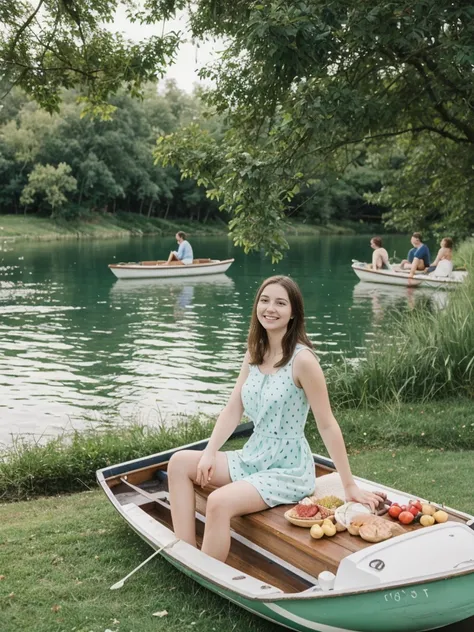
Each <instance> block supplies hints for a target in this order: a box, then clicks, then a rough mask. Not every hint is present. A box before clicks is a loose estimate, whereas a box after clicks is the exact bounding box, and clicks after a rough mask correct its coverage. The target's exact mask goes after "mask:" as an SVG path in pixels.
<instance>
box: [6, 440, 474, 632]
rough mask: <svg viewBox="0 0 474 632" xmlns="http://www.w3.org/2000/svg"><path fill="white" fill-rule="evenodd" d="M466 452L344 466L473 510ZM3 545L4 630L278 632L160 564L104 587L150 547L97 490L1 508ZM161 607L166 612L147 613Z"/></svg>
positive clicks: (359, 459)
mask: <svg viewBox="0 0 474 632" xmlns="http://www.w3.org/2000/svg"><path fill="white" fill-rule="evenodd" d="M473 455H474V453H473V452H471V453H459V452H448V451H446V452H439V451H436V450H429V449H426V448H406V449H403V450H399V451H396V452H393V451H387V450H381V451H377V452H374V451H366V452H361V453H359V454H354V455H353V456H352V459H351V461H352V466H353V469H354V471H355V473H356V474H358V475H360V476H363V477H366V478H374V476H375V477H377V479H378V480H380V482H382V483H385V484H387V485H389V486H396V487H403V488H404V489H406V490H407V491H411V492H413V493H414V494H418V495H421V496H423V497H426V498H429V499H432V500H438V501H444V502H446V503H447V504H449V505H454V506H456V507H457V508H459V509H463V510H465V511H467V512H470V513H472V512H474V502H473V496H472V489H471V485H470V482H469V481H470V478H471V474H472V471H471V466H472V457H473ZM0 548H1V551H2V556H1V562H0V576H1V577H3V579H1V580H0V630H2V632H32V631H33V630H34V632H66V631H67V632H73V631H74V632H105V631H107V630H111V631H112V632H159V631H163V632H164V631H165V630H166V632H182V631H183V630H193V631H194V632H231V631H232V630H233V631H235V632H240V631H241V630H246V631H248V632H273V631H274V630H275V629H276V628H275V626H273V625H271V624H269V623H266V622H265V621H263V620H262V619H258V618H257V617H254V616H252V615H250V614H247V613H246V612H245V611H243V610H241V609H239V608H237V607H236V606H233V605H232V604H230V603H228V602H227V601H225V600H224V599H221V598H219V597H217V596H215V595H213V594H212V593H211V592H210V591H208V590H205V589H203V588H200V587H199V586H198V585H197V584H195V583H194V582H193V581H191V580H190V579H188V578H186V577H185V576H184V575H183V574H181V573H180V572H178V571H177V570H175V569H174V568H172V566H171V565H170V564H168V563H167V562H166V561H165V560H163V559H156V560H153V561H152V562H150V563H149V564H148V565H147V566H145V568H143V569H141V570H140V571H139V572H138V573H137V574H136V575H135V576H134V577H133V578H131V579H130V580H129V581H128V582H127V583H126V585H125V586H124V588H122V589H121V590H119V591H110V590H108V588H109V587H110V586H111V585H112V584H113V583H115V582H116V581H118V580H119V579H120V578H122V577H124V576H125V575H126V574H127V573H128V572H130V570H132V569H133V568H134V567H135V566H137V565H138V564H139V563H140V562H141V561H143V560H144V559H145V558H146V557H147V556H148V555H149V554H150V549H149V547H147V545H146V544H145V543H143V542H142V541H141V540H140V539H139V538H138V536H137V535H135V534H134V533H133V532H132V531H131V529H129V528H128V527H127V525H126V524H125V523H124V522H123V521H122V520H121V518H120V517H119V516H118V515H117V514H116V513H115V511H114V510H113V508H112V506H111V505H110V504H109V503H108V501H107V500H106V498H105V496H103V495H102V494H101V493H100V492H98V491H94V492H86V493H81V494H76V495H73V496H63V497H55V498H48V499H40V500H36V501H33V502H22V503H13V504H7V505H3V506H0ZM184 595H185V597H184ZM162 611H166V612H167V613H168V614H167V615H164V616H163V617H161V618H160V617H155V616H153V613H156V612H162ZM471 625H472V622H471ZM452 629H453V630H454V627H453V628H452ZM455 629H456V631H457V632H461V630H464V629H465V630H467V629H469V628H468V627H466V628H463V627H462V626H457V627H456V628H455Z"/></svg>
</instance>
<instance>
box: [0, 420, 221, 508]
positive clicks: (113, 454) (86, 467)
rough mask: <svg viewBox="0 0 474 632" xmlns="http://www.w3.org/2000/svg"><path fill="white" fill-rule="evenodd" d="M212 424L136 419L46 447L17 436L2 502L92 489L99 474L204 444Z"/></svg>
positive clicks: (0, 477) (1, 461)
mask: <svg viewBox="0 0 474 632" xmlns="http://www.w3.org/2000/svg"><path fill="white" fill-rule="evenodd" d="M213 425H214V423H213V421H211V419H210V418H207V417H206V418H198V417H193V418H190V419H188V420H186V421H180V422H179V423H177V424H176V425H174V426H164V425H162V424H160V425H151V426H145V425H144V424H142V423H137V422H135V421H133V420H131V421H129V422H126V423H124V424H123V425H115V426H113V425H111V426H109V427H107V428H105V429H103V430H98V429H95V428H90V429H88V430H81V431H80V432H73V433H72V434H71V433H64V434H63V435H61V436H59V437H57V438H55V439H51V440H49V441H48V442H47V443H46V444H43V443H39V442H32V441H31V440H27V439H25V438H22V437H17V438H16V439H15V440H14V442H13V445H11V446H8V447H7V448H6V449H5V451H4V452H3V454H2V453H0V502H5V501H11V500H24V499H27V498H32V497H34V496H42V495H51V494H59V493H70V492H76V491H84V490H85V489H90V488H92V487H94V486H95V472H96V470H99V469H101V468H103V467H106V466H108V465H113V464H115V463H121V462H123V461H130V460H132V459H137V458H139V457H142V456H144V455H147V454H154V453H156V452H162V451H163V450H170V449H171V448H174V447H176V446H179V445H185V444H187V443H192V442H193V441H199V440H201V439H204V438H206V437H208V436H209V435H210V434H211V431H212V427H213Z"/></svg>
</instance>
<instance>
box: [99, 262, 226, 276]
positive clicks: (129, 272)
mask: <svg viewBox="0 0 474 632" xmlns="http://www.w3.org/2000/svg"><path fill="white" fill-rule="evenodd" d="M233 262H234V259H224V260H220V259H194V260H193V263H191V264H189V265H179V264H176V263H171V264H167V263H166V261H140V262H139V263H133V262H132V263H110V264H109V268H110V269H111V270H112V272H113V273H114V274H115V276H116V277H117V278H118V279H153V278H167V279H172V278H176V277H192V276H202V275H208V274H222V273H223V272H226V270H228V269H229V268H230V266H231V265H232V263H233Z"/></svg>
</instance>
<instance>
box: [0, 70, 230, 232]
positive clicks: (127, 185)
mask: <svg viewBox="0 0 474 632" xmlns="http://www.w3.org/2000/svg"><path fill="white" fill-rule="evenodd" d="M62 98H63V102H62V106H61V109H60V111H59V113H55V114H53V115H49V114H48V113H47V112H45V111H44V110H42V109H40V108H39V106H38V105H37V104H36V103H35V102H32V101H31V100H29V99H28V98H27V97H26V96H25V94H24V93H22V92H21V91H19V90H18V89H15V90H13V91H12V93H11V94H10V95H9V96H8V97H7V98H6V99H5V104H6V111H7V114H6V115H4V116H3V120H2V119H0V184H1V186H0V212H4V213H5V212H12V211H15V212H21V210H24V211H25V212H28V213H36V212H37V211H39V212H41V213H43V214H44V213H47V212H48V213H50V212H51V211H52V210H53V209H54V211H53V215H54V216H55V217H57V216H59V215H60V216H61V217H62V218H64V219H68V220H73V219H74V218H76V217H79V216H85V215H87V214H89V215H90V214H91V212H94V211H109V212H114V213H115V212H119V211H126V212H135V213H138V214H139V215H143V216H146V217H147V218H150V217H151V216H161V217H163V218H167V217H168V215H169V216H174V217H177V218H182V219H183V220H193V219H194V220H197V221H199V220H201V221H207V220H208V219H209V218H211V219H212V218H213V217H215V216H216V215H218V210H217V206H216V205H215V203H213V202H212V201H209V200H208V199H207V198H206V196H205V192H204V189H203V187H201V186H198V185H197V184H196V183H195V181H193V180H189V179H186V178H185V179H182V177H181V174H180V172H179V171H178V169H176V168H175V167H171V166H169V167H167V168H163V167H158V166H155V165H154V164H153V156H152V150H153V147H154V143H155V140H156V136H157V135H158V134H160V133H169V132H171V131H173V130H174V129H176V128H177V127H179V126H180V125H181V124H186V123H189V122H190V121H191V120H192V119H193V118H194V117H195V116H200V110H201V103H200V101H199V98H198V97H196V96H194V95H188V94H186V93H183V92H182V91H181V90H179V89H178V88H177V87H176V85H175V84H174V83H173V82H167V83H166V84H165V85H164V89H163V90H162V91H161V92H160V93H159V92H158V88H157V85H156V84H148V85H147V86H145V87H144V99H143V100H137V99H132V98H131V97H130V96H128V95H127V94H126V93H125V92H123V91H122V92H120V93H119V94H118V95H117V96H115V97H114V98H113V103H111V104H110V107H111V108H113V116H112V117H111V118H109V120H106V119H105V118H104V117H102V118H101V119H99V118H97V117H91V116H90V115H89V114H85V112H88V111H89V110H88V105H87V104H86V105H84V103H83V100H82V97H80V96H79V95H78V93H77V92H75V91H74V90H69V91H65V92H63V93H62ZM0 112H1V110H0ZM209 129H211V130H212V132H213V134H215V136H216V137H218V134H219V120H218V119H215V120H213V121H212V123H211V124H210V125H209ZM61 163H64V164H65V165H67V166H68V168H69V169H70V172H69V173H70V176H71V177H73V178H75V180H76V182H77V186H76V187H72V188H71V187H69V188H68V187H67V186H64V185H63V184H61V183H60V182H59V180H58V178H59V176H60V171H57V172H55V175H54V176H53V170H54V169H56V168H58V165H59V164H61ZM48 165H49V167H48ZM57 185H58V186H59V189H58V188H57ZM49 186H51V187H56V189H55V190H54V191H53V190H52V191H51V192H50V193H48V192H47V190H46V189H47V188H48V187H49ZM40 191H42V193H40ZM25 205H28V207H27V208H26V207H25ZM22 207H25V208H22Z"/></svg>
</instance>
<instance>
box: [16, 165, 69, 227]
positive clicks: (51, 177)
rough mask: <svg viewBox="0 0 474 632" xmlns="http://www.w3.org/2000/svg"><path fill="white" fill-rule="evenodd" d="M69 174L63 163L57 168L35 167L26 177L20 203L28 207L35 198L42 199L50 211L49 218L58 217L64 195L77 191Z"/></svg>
mask: <svg viewBox="0 0 474 632" xmlns="http://www.w3.org/2000/svg"><path fill="white" fill-rule="evenodd" d="M70 173H71V167H70V166H69V165H66V164H65V163H64V162H60V163H59V165H58V166H57V167H54V166H53V165H35V167H34V168H33V171H31V173H30V174H29V175H28V184H27V185H26V186H25V188H24V189H23V191H22V193H21V197H20V202H21V203H22V204H25V205H28V204H32V203H33V201H34V199H35V197H37V196H39V197H42V198H43V199H44V202H46V204H47V205H48V206H49V207H51V209H52V213H51V217H52V218H53V219H55V218H57V217H60V216H61V207H62V206H63V205H64V203H65V202H67V197H66V196H65V193H68V192H71V191H75V190H76V189H77V180H76V178H74V177H72V176H71V175H70ZM40 205H41V204H40Z"/></svg>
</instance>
